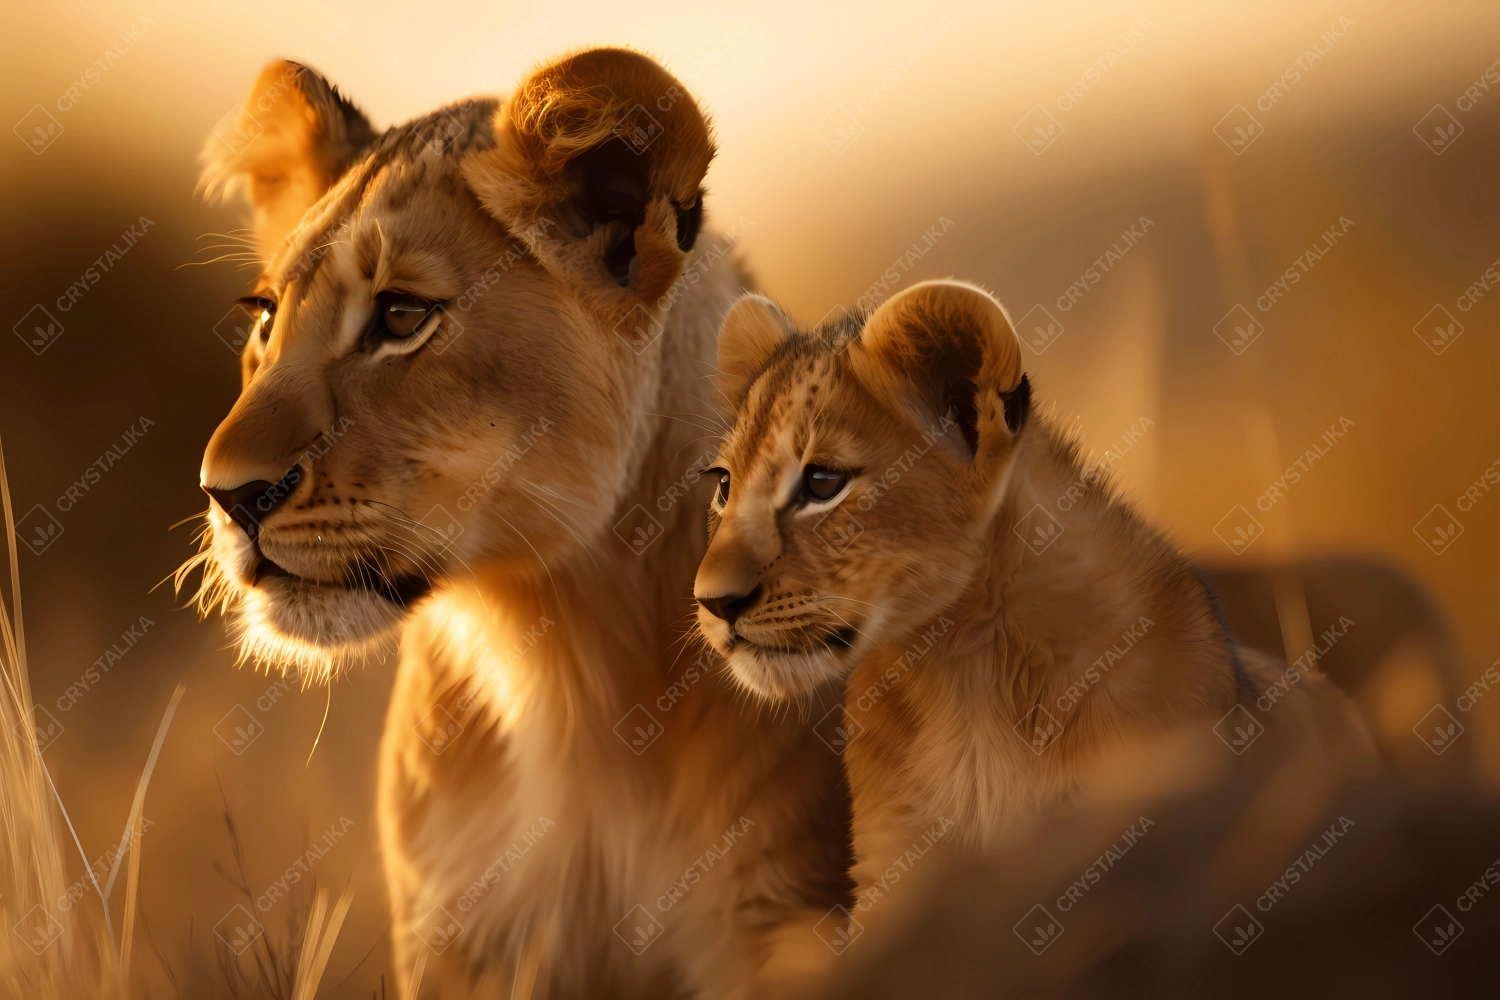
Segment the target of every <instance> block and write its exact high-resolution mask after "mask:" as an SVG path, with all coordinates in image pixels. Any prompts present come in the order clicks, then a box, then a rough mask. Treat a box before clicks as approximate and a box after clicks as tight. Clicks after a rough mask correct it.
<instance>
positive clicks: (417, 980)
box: [406, 948, 427, 1000]
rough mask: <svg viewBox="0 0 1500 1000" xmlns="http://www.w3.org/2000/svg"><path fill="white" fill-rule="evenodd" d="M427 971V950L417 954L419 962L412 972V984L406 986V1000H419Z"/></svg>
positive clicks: (424, 949)
mask: <svg viewBox="0 0 1500 1000" xmlns="http://www.w3.org/2000/svg"><path fill="white" fill-rule="evenodd" d="M426 971H427V949H426V948H423V949H422V950H421V951H419V952H417V961H416V964H415V966H413V968H412V970H411V982H409V983H407V984H406V1000H417V994H418V993H421V992H422V973H423V972H426Z"/></svg>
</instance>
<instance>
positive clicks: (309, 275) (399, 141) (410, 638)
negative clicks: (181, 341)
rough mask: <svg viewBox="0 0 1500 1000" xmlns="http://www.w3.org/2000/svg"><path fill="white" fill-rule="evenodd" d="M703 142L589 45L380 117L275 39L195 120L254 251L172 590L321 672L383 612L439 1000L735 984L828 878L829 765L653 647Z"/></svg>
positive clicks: (703, 675) (406, 963)
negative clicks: (238, 101) (235, 381)
mask: <svg viewBox="0 0 1500 1000" xmlns="http://www.w3.org/2000/svg"><path fill="white" fill-rule="evenodd" d="M713 154H714V147H713V143H712V140H711V137H710V134H709V129H708V125H707V123H706V121H705V119H704V117H703V115H702V114H701V113H700V111H699V109H698V107H697V105H696V104H695V103H694V101H693V99H692V97H691V96H689V95H688V93H687V92H686V90H685V89H684V88H683V87H682V85H681V84H680V83H678V82H677V81H676V80H675V79H674V78H673V77H672V76H670V75H669V74H667V73H666V72H665V71H664V70H663V69H661V68H660V67H659V66H658V65H656V64H655V63H654V62H652V61H651V60H649V59H647V58H645V57H644V56H641V55H638V54H636V53H633V52H628V51H622V50H615V49H598V50H592V51H587V52H583V53H581V54H578V55H574V56H572V57H570V58H566V59H563V60H561V61H559V62H556V63H554V64H552V65H549V66H546V67H544V68H542V69H540V70H539V71H537V72H536V73H535V74H534V75H532V76H531V77H530V78H529V79H528V80H527V81H526V82H525V83H524V84H522V85H521V87H520V88H519V90H518V91H517V92H516V93H515V94H514V95H513V96H512V97H510V98H509V99H508V100H504V101H497V100H477V101H466V102H464V103H461V104H458V105H454V106H451V107H447V108H443V109H440V110H439V111H436V112H434V113H432V114H431V115H428V116H426V117H424V118H421V119H418V120H416V121H414V122H410V123H408V124H406V125H402V126H398V127H396V128H393V129H391V130H389V131H388V132H386V133H384V134H382V135H377V134H376V133H375V131H374V130H373V129H372V128H371V127H370V124H369V122H368V121H366V119H365V117H364V116H363V115H362V114H361V113H360V112H359V111H358V110H357V109H356V108H355V107H354V105H352V104H351V103H350V102H349V101H347V100H346V99H345V98H343V97H342V96H340V95H339V93H338V92H337V91H336V90H335V89H334V88H332V87H331V86H329V85H328V84H327V83H326V82H325V81H324V80H323V79H322V78H320V77H319V76H317V75H316V74H315V73H312V72H310V71H309V70H307V69H305V68H304V67H301V66H298V65H296V64H292V63H278V64H275V65H272V66H270V67H269V68H267V69H266V70H265V71H264V73H263V74H262V75H261V77H260V78H259V80H258V81H257V82H256V84H255V86H254V87H253V88H252V90H251V92H250V95H249V97H248V98H247V99H246V101H245V103H244V108H243V114H242V115H241V116H240V118H239V119H238V120H237V121H236V122H233V123H231V124H229V125H226V126H221V127H220V129H218V130H217V134H216V135H215V136H214V137H211V138H210V140H209V144H208V152H207V156H206V158H207V169H206V173H205V179H206V181H207V183H208V185H209V186H210V187H211V188H218V187H222V186H225V185H229V186H234V187H240V188H243V189H244V190H245V191H246V192H247V194H248V196H249V200H250V202H251V204H252V205H253V207H254V211H255V228H254V236H255V243H256V246H257V247H258V252H259V256H260V258H261V260H262V261H263V264H264V270H263V271H262V273H261V275H260V278H259V280H258V281H257V283H256V286H255V290H254V294H253V295H252V296H251V297H250V298H249V299H247V300H246V306H247V308H248V309H249V311H250V312H251V314H252V316H253V318H254V321H253V325H248V326H247V327H246V328H244V329H243V332H242V334H241V337H242V338H245V339H246V342H245V343H244V347H243V357H242V376H243V391H242V393H241V395H240V398H239V401H238V402H237V403H235V405H234V408H233V409H232V410H231V411H230V413H229V415H228V417H226V418H225V420H224V422H223V423H222V424H221V425H220V426H219V428H218V430H217V431H215V433H214V434H213V437H212V440H211V441H210V442H209V444H208V448H207V451H206V454H205V455H204V459H203V470H202V483H203V487H204V489H205V490H206V491H207V492H208V493H209V494H210V495H211V496H212V498H213V503H212V505H211V506H210V509H209V512H208V529H207V535H206V539H205V543H204V552H203V553H202V554H201V556H200V558H199V560H197V562H198V563H200V564H201V565H202V566H203V568H204V570H205V578H204V582H203V586H202V590H201V600H202V602H203V605H204V606H205V607H210V606H222V607H224V608H225V609H227V610H228V611H229V612H230V613H231V614H232V615H233V617H234V620H235V622H236V624H237V627H238V629H239V634H240V638H241V643H242V648H243V651H244V652H245V654H246V655H247V656H248V657H250V658H253V659H255V660H259V661H262V662H263V663H264V664H265V665H267V666H271V667H283V668H284V667H286V666H287V665H289V664H298V665H300V666H301V667H303V668H304V671H305V672H309V673H311V674H312V675H321V676H322V677H324V678H325V679H326V678H328V677H330V676H331V675H332V673H333V672H334V671H336V670H338V669H340V668H341V667H342V666H343V665H344V664H345V663H346V662H354V661H355V660H357V659H358V657H359V656H360V655H361V654H363V653H365V652H368V651H370V650H371V649H375V648H378V647H380V646H381V645H382V644H388V643H390V642H391V641H393V640H394V638H395V636H396V635H397V634H398V630H399V632H400V635H401V660H400V667H399V672H398V675H397V679H396V686H395V692H394V694H393V697H392V699H391V704H390V710H389V715H388V718H387V722H386V731H385V736H384V739H383V743H382V751H381V762H380V777H379V813H380V833H381V841H382V849H383V853H384V858H385V867H386V874H387V876H388V885H389V891H390V896H391V905H392V909H393V913H394V918H395V920H394V927H393V930H392V935H393V939H394V949H395V955H396V960H397V964H398V966H399V973H400V978H401V980H402V991H403V992H405V991H406V990H407V988H408V986H407V984H408V983H409V982H410V980H411V979H412V977H413V975H414V970H415V969H418V968H422V967H424V965H425V975H424V978H423V988H424V992H441V994H442V995H443V996H453V995H471V994H473V995H485V996H496V995H499V996H509V995H512V993H513V992H514V994H515V995H526V994H527V993H529V992H531V991H532V990H533V989H534V990H535V995H547V996H551V997H562V996H568V997H588V998H596V997H603V996H633V997H662V996H683V997H688V996H712V997H723V996H734V995H739V994H740V993H741V992H743V991H745V990H747V989H749V988H750V984H751V983H753V982H756V981H774V980H775V978H776V977H777V976H778V975H781V974H783V973H784V972H785V971H786V969H785V967H784V965H783V964H778V963H779V960H778V958H777V955H778V954H780V953H779V952H778V951H777V950H776V947H775V944H776V941H777V940H778V939H779V937H787V936H788V928H795V927H797V921H798V919H799V918H800V917H801V916H803V915H805V916H807V917H808V918H809V919H816V918H818V917H820V916H821V915H822V914H823V913H824V912H825V911H826V909H827V908H828V906H829V905H830V904H832V903H834V902H837V901H839V900H840V899H846V898H847V894H848V878H847V874H846V872H847V865H848V850H849V849H848V830H847V792H846V791H844V788H843V785H842V780H843V779H842V776H841V774H840V772H839V768H838V764H837V761H836V760H831V759H830V758H829V756H828V754H827V753H826V752H825V751H823V748H822V746H821V744H820V743H819V742H818V741H817V739H816V738H815V737H814V735H813V734H812V733H811V731H810V729H809V727H808V726H807V725H806V724H805V723H804V722H801V721H799V720H797V719H792V718H785V717H774V716H771V715H769V714H765V713H755V712H749V711H746V710H745V708H744V706H743V704H742V703H741V700H740V699H739V698H738V696H737V694H736V693H735V692H734V691H733V689H732V687H727V686H725V687H721V686H720V683H719V681H718V679H717V677H715V676H712V671H710V670H709V669H708V668H707V666H705V665H698V666H690V667H688V668H687V670H686V671H685V672H683V673H682V674H681V675H679V674H678V670H677V668H676V667H674V661H675V659H676V658H677V657H678V656H679V655H681V653H682V649H681V639H682V638H683V633H684V629H685V628H687V627H689V626H690V615H689V612H690V609H691V603H690V602H691V581H692V574H693V568H694V567H695V566H696V565H697V562H698V559H699V557H700V555H701V554H702V550H703V541H702V526H701V522H700V521H699V520H698V519H699V517H700V516H701V515H700V514H699V509H700V508H699V507H698V505H697V503H694V502H680V503H679V502H677V497H678V496H679V494H680V493H681V492H682V491H683V490H684V489H687V488H688V487H689V486H690V485H691V484H692V483H693V482H695V481H696V478H697V475H698V473H699V471H700V470H701V468H702V463H701V461H695V457H696V456H698V455H700V454H701V453H702V452H703V449H704V445H703V444H701V443H699V439H700V438H701V435H702V425H703V424H705V423H707V421H708V420H709V419H710V418H711V417H710V415H711V412H712V406H711V400H710V399H709V398H708V395H709V392H710V390H709V388H708V384H707V383H706V382H705V380H704V378H703V376H704V375H705V374H706V373H708V372H709V371H711V368H712V364H711V362H712V358H713V349H714V335H715V332H716V331H717V329H718V326H719V324H720V322H721V320H722V319H723V317H724V314H725V312H726V311H727V310H728V308H729V306H730V304H731V303H732V302H733V301H734V298H735V297H736V295H738V294H739V292H740V291H741V289H742V287H743V285H744V282H745V277H744V275H743V274H742V273H741V272H740V271H739V270H737V269H736V267H735V265H734V264H733V262H732V260H730V259H729V258H728V257H727V249H726V247H725V245H723V244H722V243H720V242H718V241H717V240H716V238H715V237H714V235H713V234H712V233H707V232H705V233H700V227H701V225H702V221H703V189H702V182H703V178H704V173H705V171H706V169H707V168H708V164H709V160H710V159H711V158H712V156H713ZM237 343H238V341H237ZM805 937H806V934H805V932H804V933H801V934H799V935H798V940H799V941H800V940H801V939H802V938H805ZM434 986H436V990H435V991H434V990H433V989H431V987H434ZM408 995H409V994H408Z"/></svg>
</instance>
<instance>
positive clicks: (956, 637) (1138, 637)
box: [694, 281, 1373, 919]
mask: <svg viewBox="0 0 1500 1000" xmlns="http://www.w3.org/2000/svg"><path fill="white" fill-rule="evenodd" d="M719 368H720V370H721V374H720V376H719V378H720V388H721V390H722V391H723V393H724V396H725V398H726V400H727V402H728V403H729V404H730V406H731V407H732V408H733V413H732V417H731V419H730V422H729V425H730V429H729V432H728V433H727V435H726V436H725V437H724V440H723V442H722V446H721V448H720V451H719V459H718V463H717V465H718V467H717V468H716V469H714V470H712V471H711V472H710V475H711V476H714V477H716V478H717V481H718V491H717V494H716V495H715V497H714V499H713V505H712V509H711V511H710V513H709V519H708V520H709V536H710V544H709V548H708V551H707V553H706V555H705V557H704V559H703V562H702V564H701V566H700V567H699V570H698V576H697V581H696V586H695V591H694V594H695V597H696V598H697V601H698V605H699V607H698V611H697V618H698V625H699V629H700V631H701V633H702V635H703V636H704V638H705V639H706V640H707V642H709V643H710V644H711V645H712V646H713V647H714V648H715V649H717V650H718V651H719V652H720V653H722V654H723V655H724V656H725V657H726V658H727V660H728V666H729V669H730V671H731V673H732V674H733V676H734V678H735V679H736V680H737V681H738V682H739V684H741V685H742V686H743V687H744V688H745V689H747V690H748V691H750V692H752V693H753V694H754V695H756V696H759V697H760V698H762V699H765V700H767V701H772V702H784V701H796V700H799V699H804V698H807V697H808V696H809V695H810V694H811V693H812V692H813V691H814V690H815V689H817V688H818V687H819V686H820V685H824V684H827V683H830V682H834V683H836V682H839V681H845V682H846V685H847V686H846V688H845V701H844V717H843V722H842V724H841V725H840V726H838V727H837V730H836V731H835V730H834V729H833V727H832V726H831V725H828V724H825V726H826V728H828V729H829V731H830V735H829V741H830V743H831V744H833V745H836V746H838V747H839V748H840V749H841V750H844V761H845V764H846V767H847V769H848V775H849V783H850V788H851V791H852V793H853V801H854V847H855V854H856V859H857V860H856V864H855V868H854V872H853V874H854V877H855V880H856V882H857V883H858V885H859V894H858V896H857V900H858V904H857V905H858V907H859V909H860V910H862V911H868V910H869V909H871V908H872V907H874V906H875V904H876V902H877V901H878V900H879V899H880V898H881V895H882V893H883V892H884V887H885V886H886V883H887V881H888V880H889V872H890V871H891V870H892V866H893V865H896V864H898V863H899V864H903V865H904V864H905V861H904V860H903V859H907V860H909V859H910V858H911V857H912V856H913V852H914V853H915V855H916V856H920V855H921V854H923V853H925V852H926V850H927V849H928V848H929V847H930V845H931V844H932V843H933V842H935V841H937V840H939V839H941V840H943V841H954V842H957V843H960V844H964V845H967V846H969V847H985V846H990V845H993V844H994V843H996V841H997V840H998V839H999V837H1000V836H1001V835H1002V834H1003V833H1004V832H1006V830H1007V828H1008V827H1011V826H1013V825H1014V824H1016V822H1017V821H1018V820H1022V819H1024V818H1026V817H1028V816H1032V815H1035V814H1036V813H1037V812H1038V811H1039V810H1040V809H1041V808H1043V807H1045V806H1048V805H1051V804H1054V803H1057V802H1060V801H1063V800H1066V799H1068V798H1070V797H1073V796H1074V795H1075V794H1077V793H1079V792H1080V789H1081V785H1082V781H1083V776H1084V775H1085V774H1086V773H1087V772H1088V771H1089V770H1090V769H1091V767H1092V765H1094V764H1097V763H1099V762H1100V761H1101V759H1102V758H1103V757H1104V756H1105V754H1106V753H1107V752H1108V751H1109V750H1110V748H1112V747H1119V746H1121V745H1123V744H1124V742H1125V741H1128V740H1132V739H1134V738H1138V737H1146V736H1150V735H1152V734H1156V733H1161V732H1165V731H1166V730H1168V729H1170V728H1175V727H1180V726H1183V725H1189V726H1201V731H1202V732H1203V733H1205V734H1206V733H1207V732H1208V731H1209V730H1210V729H1213V730H1214V731H1215V732H1219V733H1223V734H1225V738H1226V742H1225V743H1224V744H1223V745H1222V747H1221V746H1220V744H1219V742H1218V741H1214V743H1213V746H1214V747H1215V748H1217V749H1216V752H1218V751H1219V750H1221V751H1222V755H1223V756H1224V757H1225V758H1226V761H1235V760H1236V754H1238V753H1244V754H1245V756H1246V757H1259V759H1260V760H1263V761H1269V760H1270V759H1271V758H1272V757H1273V756H1279V753H1278V752H1277V751H1276V750H1274V749H1273V748H1274V747H1276V746H1277V745H1278V744H1279V745H1280V747H1281V749H1282V752H1286V751H1289V750H1291V749H1292V748H1293V746H1295V749H1296V752H1297V753H1298V754H1299V755H1302V756H1305V757H1307V758H1311V759H1319V758H1321V759H1323V760H1324V761H1325V762H1328V763H1333V762H1335V761H1336V762H1337V763H1338V764H1339V765H1340V766H1343V765H1345V764H1348V763H1350V762H1355V763H1357V765H1358V766H1360V767H1364V766H1367V765H1368V764H1369V762H1371V761H1372V760H1373V751H1372V749H1371V746H1370V743H1369V740H1368V736H1367V735H1366V734H1365V732H1364V729H1363V726H1362V724H1361V723H1360V721H1359V719H1358V717H1357V716H1356V715H1354V713H1353V711H1352V709H1351V708H1350V706H1349V705H1348V704H1347V703H1346V702H1345V700H1344V698H1343V696H1342V695H1341V694H1340V693H1339V692H1338V691H1337V690H1336V689H1334V688H1333V687H1332V685H1331V684H1329V683H1328V682H1326V681H1325V680H1324V679H1323V678H1322V677H1321V676H1320V675H1317V674H1315V673H1308V674H1306V675H1305V676H1300V677H1298V678H1297V680H1298V683H1295V684H1290V683H1288V680H1289V678H1287V679H1284V678H1283V671H1286V670H1287V668H1285V666H1284V665H1282V664H1278V663H1274V662H1273V661H1271V660H1270V659H1269V658H1266V657H1262V656H1260V655H1258V654H1253V653H1250V652H1248V651H1245V650H1241V649H1238V648H1237V647H1236V646H1235V644H1234V641H1233V640H1232V638H1231V637H1230V635H1229V633H1228V631H1227V627H1226V625H1225V622H1224V620H1223V618H1222V616H1221V615H1220V614H1219V613H1218V612H1217V609H1216V606H1215V602H1214V598H1213V596H1212V595H1211V594H1210V593H1209V591H1208V590H1207V588H1206V585H1205V584H1204V582H1203V581H1202V579H1201V578H1200V577H1199V576H1198V574H1197V573H1196V572H1195V571H1194V569H1193V567H1192V566H1191V565H1190V563H1189V562H1188V560H1187V559H1186V558H1184V557H1183V555H1182V554H1180V553H1179V552H1178V551H1177V550H1176V549H1175V548H1174V547H1173V546H1172V545H1171V544H1170V543H1169V542H1168V541H1167V540H1166V539H1165V538H1163V537H1162V535H1161V534H1159V533H1158V532H1157V531H1155V530H1154V529H1152V528H1150V527H1148V526H1147V525H1146V524H1144V523H1143V522H1142V521H1141V519H1140V518H1139V517H1138V516H1137V515H1136V514H1135V513H1134V512H1133V511H1132V510H1131V509H1130V507H1129V506H1127V505H1126V504H1125V503H1124V502H1123V501H1121V500H1120V499H1119V498H1118V497H1117V496H1115V495H1114V494H1113V493H1112V492H1111V490H1110V488H1109V487H1108V486H1107V485H1105V484H1102V483H1100V482H1099V481H1098V479H1097V476H1096V475H1094V474H1086V472H1085V463H1084V461H1083V458H1082V456H1080V454H1079V451H1078V448H1077V446H1076V445H1075V444H1074V443H1073V442H1071V441H1070V440H1068V439H1066V438H1064V437H1063V436H1062V435H1060V434H1059V433H1057V432H1056V431H1055V430H1053V429H1052V428H1051V427H1049V426H1048V425H1047V423H1046V421H1045V420H1043V419H1041V417H1040V416H1039V414H1037V413H1036V412H1035V411H1034V409H1033V406H1032V401H1031V384H1030V381H1029V379H1028V378H1027V376H1026V374H1025V373H1024V372H1023V371H1022V358H1021V347H1020V342H1019V341H1018V340H1017V338H1016V335H1015V333H1014V332H1013V330H1012V329H1011V325H1010V322H1009V321H1008V319H1007V318H1006V315H1005V312H1004V310H1003V309H1002V308H1001V306H1000V304H999V303H998V302H996V301H995V299H994V298H992V297H991V296H990V295H988V294H987V293H985V292H984V291H983V290H981V289H979V288H977V287H975V286H973V285H968V284H963V283H960V282H955V281H935V282H925V283H922V284H919V285H915V286H913V287H911V288H908V289H907V290H905V291H904V292H902V293H900V294H898V295H896V296H894V297H892V298H891V299H890V300H888V301H887V302H886V303H885V304H884V305H882V306H881V307H880V308H878V309H877V310H875V311H874V312H873V313H872V314H870V315H868V316H860V315H854V316H849V317H847V318H845V319H844V320H842V321H840V322H839V323H838V324H836V325H833V326H825V327H823V328H820V329H818V330H814V331H811V332H801V331H798V330H796V329H795V328H794V327H793V325H792V324H791V323H790V322H789V321H788V320H787V318H786V317H785V316H784V315H782V314H781V313H780V312H779V311H778V310H777V309H776V308H775V307H774V306H773V305H772V304H771V303H769V302H768V301H766V300H765V299H763V298H760V297H756V296H751V297H747V298H745V299H742V300H741V301H740V302H739V303H738V304H737V305H736V306H735V308H734V309H733V310H732V311H731V313H730V314H729V316H728V318H727V319H726V321H725V325H724V330H723V333H722V334H721V339H720V346H719ZM1080 494H1081V499H1080ZM1064 498H1066V502H1060V501H1062V500H1063V499H1064ZM1289 673H1290V671H1289ZM1273 684H1274V685H1277V688H1278V691H1279V690H1281V689H1287V691H1288V693H1287V694H1286V695H1285V696H1282V697H1280V698H1279V699H1276V700H1273V701H1271V702H1270V704H1271V708H1270V710H1269V711H1262V710H1260V709H1259V708H1258V707H1257V705H1256V702H1257V699H1258V697H1259V696H1260V695H1262V694H1263V693H1264V692H1265V691H1266V690H1267V689H1269V688H1271V687H1272V686H1273ZM1261 703H1262V704H1264V703H1266V701H1265V700H1264V699H1263V700H1262V701H1261ZM1220 720H1223V721H1222V722H1221V721H1220ZM1236 730H1237V731H1238V732H1236ZM1262 734H1266V739H1265V740H1264V741H1261V739H1260V736H1261V735H1262ZM835 736H836V738H834V737H835ZM1236 740H1239V743H1238V744H1236V743H1235V741H1236ZM1247 743H1254V744H1255V745H1254V746H1253V747H1252V748H1250V749H1249V750H1246V749H1245V745H1246V744H1247ZM845 748H846V749H845ZM859 916H860V919H864V916H863V914H860V915H859Z"/></svg>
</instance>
